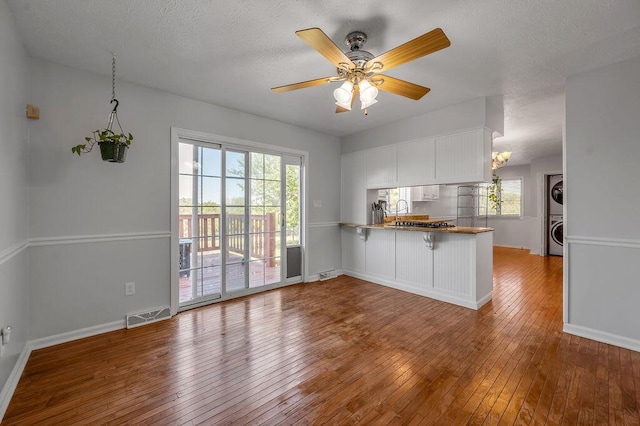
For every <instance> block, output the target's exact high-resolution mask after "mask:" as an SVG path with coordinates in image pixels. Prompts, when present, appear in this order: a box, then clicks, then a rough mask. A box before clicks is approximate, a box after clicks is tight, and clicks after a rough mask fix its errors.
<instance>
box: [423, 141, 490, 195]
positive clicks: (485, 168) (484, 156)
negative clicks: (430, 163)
mask: <svg viewBox="0 0 640 426" xmlns="http://www.w3.org/2000/svg"><path fill="white" fill-rule="evenodd" d="M490 180H491V132H490V131H489V130H487V129H477V130H473V131H469V132H464V133H458V134H455V135H447V136H441V137H438V138H436V181H437V182H438V183H473V182H488V181H490Z"/></svg>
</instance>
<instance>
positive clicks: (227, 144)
mask: <svg viewBox="0 0 640 426" xmlns="http://www.w3.org/2000/svg"><path fill="white" fill-rule="evenodd" d="M181 139H183V140H188V141H189V142H191V143H195V144H198V143H200V144H202V143H203V142H204V143H207V144H209V143H210V144H214V145H216V146H221V149H222V151H223V152H224V150H226V149H232V150H241V151H243V152H263V153H268V154H276V155H279V156H281V157H283V158H284V157H286V156H292V157H300V159H301V160H300V167H301V170H302V172H303V173H304V176H303V177H302V182H301V187H302V188H301V192H300V198H301V200H300V209H301V212H300V214H301V218H302V220H303V229H301V231H302V235H301V241H300V246H301V249H302V256H303V265H302V271H301V272H302V276H303V277H304V276H305V274H306V271H307V270H308V266H309V258H308V256H307V255H306V250H305V248H306V246H307V241H308V236H307V235H308V232H309V223H308V220H309V211H308V209H307V200H308V198H309V197H308V188H309V185H308V182H309V152H308V151H302V150H298V149H293V148H288V147H284V146H280V145H273V144H266V143H261V142H254V141H251V140H247V139H238V138H234V137H229V136H222V135H216V134H211V133H204V132H198V131H194V130H188V129H182V128H179V127H171V137H170V144H171V158H170V161H171V164H170V166H171V167H170V169H171V191H170V192H171V231H170V232H169V236H170V238H171V258H172V259H176V258H177V257H178V255H177V254H178V253H177V250H178V244H177V239H178V228H177V222H178V220H177V215H178V207H177V206H178V202H177V201H178V195H179V194H178V192H179V186H178V177H177V176H178V168H179V167H178V157H179V153H178V149H177V147H178V144H179V142H180V140H181ZM222 159H223V164H222V170H224V155H223V156H222ZM248 196H249V195H248V194H246V197H248ZM222 198H223V199H224V187H223V193H222ZM223 217H224V216H223ZM223 220H224V219H223ZM337 223H338V222H336V225H337ZM221 226H222V227H223V228H224V226H225V224H224V223H222V224H221ZM223 250H224V247H223ZM283 265H284V266H285V267H286V263H283ZM222 273H224V264H223V272H222ZM170 285H171V291H170V298H171V302H170V307H171V313H172V315H174V314H175V313H177V312H181V311H183V310H184V308H187V309H190V308H192V307H195V306H202V305H205V304H209V303H217V302H220V301H224V300H229V299H230V298H235V297H239V296H242V295H247V294H253V293H255V292H259V291H265V290H268V289H270V288H278V287H282V286H285V285H289V282H287V280H285V282H283V283H281V284H280V285H279V286H275V287H272V286H262V287H259V288H258V289H259V291H255V292H254V291H253V289H251V288H248V289H245V290H243V291H241V292H234V293H233V296H232V297H229V296H230V295H228V294H227V295H225V294H224V293H226V290H225V289H221V293H223V294H222V295H221V296H222V297H221V298H219V299H213V300H210V301H208V302H207V303H201V302H198V301H196V302H195V304H193V305H188V306H185V307H181V306H180V301H179V288H178V269H177V264H176V262H172V263H171V284H170Z"/></svg>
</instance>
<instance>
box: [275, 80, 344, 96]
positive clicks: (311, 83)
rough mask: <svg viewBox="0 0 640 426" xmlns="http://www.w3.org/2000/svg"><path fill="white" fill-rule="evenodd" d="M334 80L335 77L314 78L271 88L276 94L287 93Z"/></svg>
mask: <svg viewBox="0 0 640 426" xmlns="http://www.w3.org/2000/svg"><path fill="white" fill-rule="evenodd" d="M334 80H335V77H323V78H316V79H315V80H308V81H301V82H300V83H293V84H287V85H285V86H278V87H272V88H271V90H273V91H274V92H276V93H283V92H289V91H291V90H298V89H304V88H306V87H313V86H320V85H322V84H327V83H330V82H332V81H334Z"/></svg>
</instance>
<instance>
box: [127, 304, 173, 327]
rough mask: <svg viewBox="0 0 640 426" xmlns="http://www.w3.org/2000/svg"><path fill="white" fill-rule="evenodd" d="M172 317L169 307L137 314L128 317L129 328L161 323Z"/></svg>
mask: <svg viewBox="0 0 640 426" xmlns="http://www.w3.org/2000/svg"><path fill="white" fill-rule="evenodd" d="M170 317H171V310H170V309H169V307H166V308H159V309H154V310H152V311H149V312H140V313H137V314H130V315H127V328H133V327H138V326H140V325H144V324H151V323H152V322H156V321H160V320H163V319H167V318H170Z"/></svg>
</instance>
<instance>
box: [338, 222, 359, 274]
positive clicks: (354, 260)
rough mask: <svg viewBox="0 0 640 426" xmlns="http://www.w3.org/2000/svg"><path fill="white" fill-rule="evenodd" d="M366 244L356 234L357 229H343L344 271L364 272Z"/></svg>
mask: <svg viewBox="0 0 640 426" xmlns="http://www.w3.org/2000/svg"><path fill="white" fill-rule="evenodd" d="M364 259H365V242H364V241H362V240H361V239H360V236H359V235H357V234H356V230H355V228H350V227H344V228H342V269H343V270H344V271H349V272H364V270H365V261H364Z"/></svg>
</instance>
